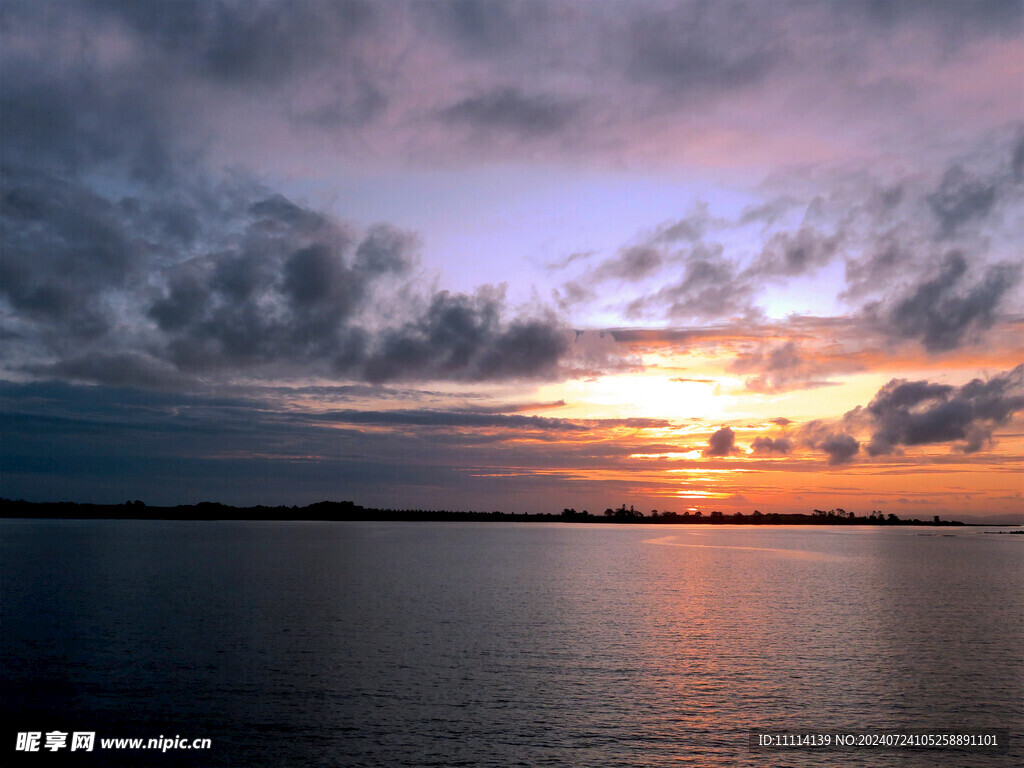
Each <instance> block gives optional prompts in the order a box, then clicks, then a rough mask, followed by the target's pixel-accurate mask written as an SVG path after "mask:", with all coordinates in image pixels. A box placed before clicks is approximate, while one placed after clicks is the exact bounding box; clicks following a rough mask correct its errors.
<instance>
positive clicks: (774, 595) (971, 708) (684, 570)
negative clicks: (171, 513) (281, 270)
mask: <svg viewBox="0 0 1024 768" xmlns="http://www.w3.org/2000/svg"><path fill="white" fill-rule="evenodd" d="M1010 530H1015V529H1009V528H981V527H979V528H975V527H965V528H934V527H877V526H863V527H861V526H858V527H816V526H815V527H809V526H793V527H788V526H779V527H774V526H773V527H768V526H763V527H752V526H730V525H715V526H710V525H702V526H696V525H690V526H667V525H643V524H638V525H610V524H562V523H550V524H545V523H510V522H494V523H491V522H423V523H419V522H336V523H335V522H298V521H289V522H266V521H261V522H237V521H233V522H217V521H115V520H74V521H70V520H3V521H0V739H2V740H3V743H2V744H0V764H2V765H4V766H16V765H28V766H42V765H44V764H53V763H59V764H66V765H74V766H95V765H102V766H108V765H111V766H122V765H124V766H156V767H157V768H159V767H160V766H186V765H187V766H200V767H203V766H247V767H248V766H267V767H268V768H289V767H291V766H373V767H374V768H377V767H380V766H656V767H657V766H757V767H758V768H760V767H761V766H834V765H841V766H893V765H898V766H929V767H931V766H1021V765H1024V536H1022V535H1012V534H1010V533H1009V531H1010ZM1017 530H1019V529H1017ZM90 734H91V735H92V736H91V743H90ZM62 737H63V739H62ZM957 738H959V742H957V741H956V739H957ZM915 740H916V741H915ZM957 744H959V746H957ZM33 747H35V749H33ZM73 747H74V748H73Z"/></svg>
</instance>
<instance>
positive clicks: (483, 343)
mask: <svg viewBox="0 0 1024 768" xmlns="http://www.w3.org/2000/svg"><path fill="white" fill-rule="evenodd" d="M501 312H502V303H501V300H500V297H499V296H498V295H496V294H495V292H493V291H488V290H481V291H478V292H477V293H476V294H475V295H473V296H467V295H464V294H450V293H448V292H447V291H442V292H441V293H438V294H437V295H435V296H434V297H433V299H432V301H431V303H430V306H429V307H428V308H427V310H426V311H425V312H424V314H423V315H422V316H420V317H419V318H417V319H416V320H414V321H412V322H409V323H406V324H405V325H404V326H402V327H401V328H397V329H391V330H388V331H386V332H385V333H383V334H382V336H381V338H380V343H379V344H378V346H377V347H376V349H375V350H374V351H373V352H372V353H370V354H369V356H368V357H367V359H366V362H365V375H366V378H367V379H368V380H369V381H377V382H380V381H389V380H394V379H403V378H416V377H425V378H454V379H464V380H469V381H481V380H485V379H494V378H505V377H512V378H521V377H527V378H533V377H543V376H550V375H552V374H553V373H554V371H555V368H556V366H557V364H558V362H559V360H560V359H561V357H562V356H563V355H564V354H565V353H566V352H567V350H568V346H569V345H568V339H567V332H566V329H563V328H562V327H561V326H560V325H559V324H558V323H557V322H556V321H555V320H554V319H552V318H550V317H541V318H534V319H529V318H520V319H516V320H513V321H512V322H511V323H508V324H504V323H502V322H501Z"/></svg>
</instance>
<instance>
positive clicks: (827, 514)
mask: <svg viewBox="0 0 1024 768" xmlns="http://www.w3.org/2000/svg"><path fill="white" fill-rule="evenodd" d="M0 517H3V518H29V519H33V518H36V519H42V518H56V519H71V520H76V519H77V520H323V521H345V520H353V521H355V520H361V521H374V520H377V521H481V522H516V523H602V524H611V525H635V524H638V523H646V524H648V525H650V524H656V525H725V524H728V525H887V526H889V525H929V526H935V525H942V526H959V525H968V523H962V522H960V521H958V520H942V519H940V518H939V516H938V515H934V516H933V517H932V519H931V520H918V519H916V518H914V519H903V518H900V517H897V516H896V515H894V514H891V513H890V514H888V515H887V514H885V513H884V512H883V511H882V510H872V511H871V514H870V515H856V514H854V513H853V512H847V511H846V510H844V509H838V508H837V509H829V510H823V509H815V510H813V512H812V513H810V514H800V513H795V514H780V513H776V512H769V513H762V512H760V511H759V510H756V509H755V510H754V511H753V512H752V513H750V514H744V513H742V512H736V513H735V514H728V515H727V514H725V513H723V512H719V511H713V512H711V513H709V514H704V513H703V512H701V511H696V512H689V511H687V512H682V513H678V512H667V511H663V512H659V511H658V510H656V509H652V510H651V511H650V512H648V513H647V514H644V512H642V511H640V510H638V509H635V508H634V507H632V506H630V507H628V508H627V507H626V505H625V504H622V505H621V506H619V507H617V508H611V507H609V508H607V509H605V510H604V511H603V512H601V513H599V514H594V513H591V512H589V511H588V510H583V511H580V512H577V511H576V510H575V509H569V508H566V509H563V510H562V512H561V514H552V513H521V514H516V513H515V512H498V511H494V512H482V511H454V510H444V509H373V508H371V507H362V506H359V505H358V504H356V503H355V502H352V501H320V502H317V503H315V504H309V505H307V506H304V507H298V506H292V507H288V506H276V507H266V506H255V507H233V506H229V505H227V504H220V503H217V502H210V501H203V502H200V503H198V504H183V505H179V506H176V507H156V506H153V507H151V506H147V505H146V504H145V503H143V502H141V501H126V502H125V503H123V504H76V503H74V502H52V503H36V502H29V501H20V500H19V501H16V500H13V499H0Z"/></svg>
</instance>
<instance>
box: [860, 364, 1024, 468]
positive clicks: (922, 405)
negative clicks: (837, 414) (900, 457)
mask: <svg viewBox="0 0 1024 768" xmlns="http://www.w3.org/2000/svg"><path fill="white" fill-rule="evenodd" d="M1021 410H1024V365H1021V366H1017V367H1016V368H1014V369H1013V370H1012V371H1007V372H1005V373H1002V374H999V375H998V376H994V377H992V378H991V379H989V380H988V381H983V380H981V379H974V380H973V381H971V382H969V383H967V384H965V385H963V386H962V387H952V386H948V385H943V384H932V383H930V382H927V381H905V380H902V379H893V380H892V381H890V382H889V383H888V384H886V385H885V386H884V387H882V388H881V389H880V390H878V394H876V395H875V397H874V398H873V399H872V400H871V402H870V403H869V404H868V405H867V407H865V408H863V409H858V411H856V412H854V413H853V414H851V416H853V417H856V418H866V419H867V420H868V422H869V423H870V424H871V426H872V429H873V432H872V436H871V442H870V443H869V444H868V446H867V451H868V454H869V455H871V456H879V455H886V454H891V453H895V452H898V450H899V446H914V445H928V444H932V443H953V442H956V443H957V446H956V447H957V449H958V450H960V451H962V452H964V453H974V452H976V451H979V450H981V449H982V448H983V447H985V446H986V445H988V444H989V443H991V441H992V432H993V430H994V429H995V428H996V427H998V426H1000V425H1002V424H1005V423H1006V422H1007V421H1009V419H1010V417H1011V416H1012V415H1013V414H1014V413H1017V412H1018V411H1021Z"/></svg>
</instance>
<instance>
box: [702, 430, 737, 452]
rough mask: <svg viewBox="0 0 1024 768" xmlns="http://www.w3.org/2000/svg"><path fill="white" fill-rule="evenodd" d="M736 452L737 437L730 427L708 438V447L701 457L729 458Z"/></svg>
mask: <svg viewBox="0 0 1024 768" xmlns="http://www.w3.org/2000/svg"><path fill="white" fill-rule="evenodd" d="M735 452H736V435H735V434H734V433H733V431H732V430H731V429H730V428H729V427H722V428H721V429H720V430H718V431H717V432H715V433H714V434H712V435H711V437H709V438H708V447H707V448H705V449H704V450H703V451H701V456H704V457H713V456H728V455H730V454H732V453H735Z"/></svg>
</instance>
